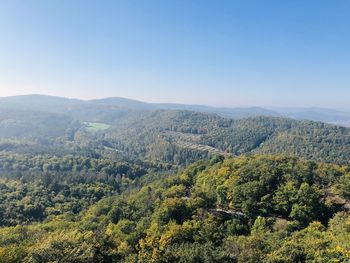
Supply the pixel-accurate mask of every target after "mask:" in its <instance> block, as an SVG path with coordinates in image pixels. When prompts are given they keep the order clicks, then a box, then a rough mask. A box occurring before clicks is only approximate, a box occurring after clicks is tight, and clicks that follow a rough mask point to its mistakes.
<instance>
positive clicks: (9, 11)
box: [0, 0, 350, 108]
mask: <svg viewBox="0 0 350 263" xmlns="http://www.w3.org/2000/svg"><path fill="white" fill-rule="evenodd" d="M32 93H40V94H49V95H59V96H66V97H75V98H101V97H108V96H121V97H129V98H135V99H141V100H145V101H151V102H156V101H159V102H179V103H200V104H209V105H217V106H251V105H259V106H327V107H336V108H342V107H343V108H345V107H347V106H348V105H349V101H350V1H348V0H337V1H331V0H307V1H305V0H275V1H272V0H259V1H250V0H227V1H224V0H211V1H205V0H125V1H116V0H114V1H106V0H104V1H97V0H96V1H90V0H81V1H78V0H74V1H73V0H50V1H48V0H35V1H26V0H23V1H16V0H2V1H0V96H8V95H16V94H32ZM348 108H350V106H349V107H348Z"/></svg>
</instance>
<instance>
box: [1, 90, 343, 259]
mask: <svg viewBox="0 0 350 263" xmlns="http://www.w3.org/2000/svg"><path fill="white" fill-rule="evenodd" d="M162 107H163V106H161V105H158V106H157V105H150V104H143V103H140V102H135V101H128V100H123V99H106V100H98V101H89V102H84V101H79V100H68V99H63V98H55V97H42V96H39V97H38V96H24V97H18V98H17V97H16V98H5V99H1V104H0V263H2V262H4V263H7V262H31V263H34V262H36V263H43V262H65V263H70V262H276V263H277V262H349V261H350V238H349V237H350V228H349V225H350V211H349V210H350V162H349V161H350V129H349V128H345V127H341V126H335V125H331V124H325V123H322V122H315V121H312V120H303V121H300V120H293V119H288V118H284V117H281V116H255V115H254V114H249V115H248V116H243V117H244V118H230V117H229V116H230V115H229V114H215V112H208V111H210V110H208V111H207V112H205V111H204V110H203V111H201V112H200V111H193V110H186V109H183V108H181V107H180V105H172V107H171V108H167V109H164V108H162ZM169 107H170V106H169ZM189 109H193V108H189ZM255 110H256V109H255ZM226 113H227V112H226ZM265 113H266V112H265ZM224 116H226V117H224Z"/></svg>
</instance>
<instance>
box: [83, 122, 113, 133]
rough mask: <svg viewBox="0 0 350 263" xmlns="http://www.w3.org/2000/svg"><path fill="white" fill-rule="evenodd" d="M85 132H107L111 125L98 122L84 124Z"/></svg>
mask: <svg viewBox="0 0 350 263" xmlns="http://www.w3.org/2000/svg"><path fill="white" fill-rule="evenodd" d="M84 124H85V127H86V129H87V130H89V131H91V132H97V131H103V130H107V129H109V128H110V127H111V125H109V124H106V123H100V122H84Z"/></svg>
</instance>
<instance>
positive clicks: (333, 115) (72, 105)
mask: <svg viewBox="0 0 350 263" xmlns="http://www.w3.org/2000/svg"><path fill="white" fill-rule="evenodd" d="M4 107H6V108H12V109H21V110H26V109H30V110H44V111H50V112H54V113H67V111H68V112H69V111H76V110H77V109H80V110H81V111H87V112H91V109H92V108H95V109H96V110H98V111H100V112H102V111H113V110H114V111H116V110H118V111H120V110H124V111H125V110H126V111H128V110H130V111H151V110H161V109H163V110H189V111H198V112H205V113H213V114H218V115H220V116H222V117H226V118H233V119H242V118H247V117H257V116H266V117H287V118H292V119H297V120H313V121H321V122H326V123H331V124H336V125H341V126H348V127H349V126H350V113H347V112H342V111H338V110H334V109H326V108H317V107H308V108H272V109H269V108H263V107H234V108H228V107H213V106H205V105H188V104H177V103H148V102H143V101H138V100H134V99H128V98H121V97H109V98H104V99H93V100H80V99H70V98H64V97H56V96H47V95H36V94H34V95H20V96H12V97H0V108H4Z"/></svg>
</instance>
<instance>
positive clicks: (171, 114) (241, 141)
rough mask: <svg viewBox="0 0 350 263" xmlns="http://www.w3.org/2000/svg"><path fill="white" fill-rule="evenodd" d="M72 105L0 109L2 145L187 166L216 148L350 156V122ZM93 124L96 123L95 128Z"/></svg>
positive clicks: (344, 159)
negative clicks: (55, 109)
mask: <svg viewBox="0 0 350 263" xmlns="http://www.w3.org/2000/svg"><path fill="white" fill-rule="evenodd" d="M67 103H68V102H67ZM70 103H71V102H70ZM70 103H68V105H66V106H65V107H64V109H62V111H61V112H59V113H55V112H50V111H47V112H45V111H42V108H40V111H39V110H24V109H2V108H0V151H7V152H15V153H21V154H51V155H52V154H55V155H61V156H64V155H67V154H70V155H84V156H95V157H98V156H101V157H107V158H109V157H110V156H111V155H112V156H114V157H113V158H119V159H121V158H123V159H126V160H135V159H141V160H143V161H147V162H152V163H155V164H158V163H162V165H163V164H164V165H187V164H190V163H192V162H194V161H197V160H199V159H202V158H208V157H211V156H214V155H218V154H219V155H227V156H230V155H240V154H244V153H250V152H255V153H287V154H290V155H296V156H302V157H304V158H308V159H313V160H316V161H326V162H330V163H339V164H347V163H348V162H349V157H348V156H350V129H349V128H344V127H338V126H333V125H328V124H323V123H320V122H312V121H296V120H291V119H286V118H277V117H254V118H247V119H239V120H234V119H229V118H223V117H220V116H218V115H216V114H208V113H203V112H194V111H183V110H145V111H140V110H130V109H127V108H115V107H112V106H108V107H112V108H113V110H111V111H109V110H108V109H109V108H108V107H107V108H104V110H101V111H100V110H99V109H98V107H101V106H100V105H95V106H96V107H97V108H95V106H94V107H92V108H91V109H89V108H88V109H80V108H79V107H80V106H79V105H80V104H79V105H78V106H79V107H78V106H76V107H73V106H71V104H70ZM83 105H85V104H83ZM85 106H86V105H85ZM85 106H84V107H85ZM55 107H58V106H57V105H56V106H55ZM75 111H76V112H75ZM105 111H106V112H105ZM90 112H91V114H90ZM84 114H85V115H84ZM82 115H84V116H82ZM91 124H94V125H95V126H92V127H95V128H93V129H91ZM96 124H98V126H96ZM96 127H104V128H103V129H100V128H98V129H96Z"/></svg>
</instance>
